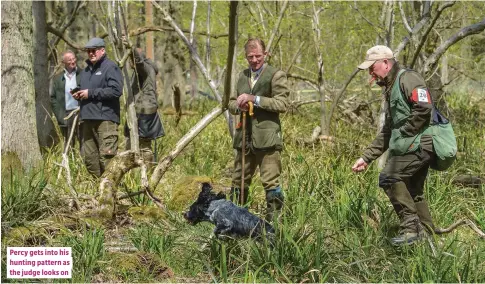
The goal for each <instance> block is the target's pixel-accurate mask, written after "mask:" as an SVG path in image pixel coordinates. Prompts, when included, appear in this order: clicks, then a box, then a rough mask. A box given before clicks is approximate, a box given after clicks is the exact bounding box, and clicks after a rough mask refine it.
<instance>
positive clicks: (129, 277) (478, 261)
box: [2, 95, 485, 282]
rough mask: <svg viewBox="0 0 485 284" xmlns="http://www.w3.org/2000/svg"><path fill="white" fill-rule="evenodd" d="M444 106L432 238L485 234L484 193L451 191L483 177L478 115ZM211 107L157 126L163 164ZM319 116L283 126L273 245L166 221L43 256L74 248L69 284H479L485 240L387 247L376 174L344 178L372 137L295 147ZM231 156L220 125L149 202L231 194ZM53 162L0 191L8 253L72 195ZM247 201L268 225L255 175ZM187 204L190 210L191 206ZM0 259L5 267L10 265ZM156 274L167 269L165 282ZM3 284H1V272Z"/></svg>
mask: <svg viewBox="0 0 485 284" xmlns="http://www.w3.org/2000/svg"><path fill="white" fill-rule="evenodd" d="M447 102H448V106H449V108H450V113H451V116H450V118H451V120H452V122H453V127H454V130H455V133H456V136H457V140H458V143H459V154H458V158H457V160H456V162H455V164H454V165H453V166H452V167H451V168H450V169H449V170H447V171H446V172H436V171H430V174H429V177H428V179H427V183H426V188H425V194H426V198H427V199H428V201H429V204H430V207H431V211H432V215H433V218H434V220H435V223H436V224H437V225H438V226H439V227H447V226H448V225H450V224H451V223H453V222H454V221H456V220H458V219H460V218H464V217H466V218H469V219H471V220H472V221H474V222H475V223H476V224H477V225H478V226H479V227H480V228H481V229H482V230H484V229H485V203H484V202H483V200H484V196H485V189H484V187H483V186H482V187H481V188H478V189H473V188H466V187H459V186H457V185H455V184H454V183H453V179H454V177H456V176H457V175H459V174H475V175H480V174H481V175H483V173H484V172H485V171H484V166H483V165H484V164H485V161H484V159H485V154H484V151H485V150H484V149H485V133H484V131H483V129H485V128H484V118H485V115H484V112H483V109H484V108H483V104H482V105H481V106H480V105H478V104H476V103H474V102H472V101H471V99H470V98H467V97H466V96H459V95H454V96H450V97H448V98H447ZM213 106H214V103H212V102H207V101H204V102H202V103H201V104H200V105H199V107H198V108H196V109H194V114H193V115H187V116H182V118H181V120H180V123H179V125H176V124H175V121H174V117H173V116H171V115H163V116H162V118H163V119H164V126H165V128H166V134H167V135H166V136H165V137H163V138H161V139H159V140H158V141H157V154H158V158H159V159H160V158H161V157H163V156H165V155H166V154H168V153H169V152H170V150H171V149H172V147H173V146H174V145H175V144H176V142H177V141H178V140H179V139H180V138H181V137H182V136H183V135H184V134H185V133H186V132H187V131H188V130H189V129H190V127H191V126H193V125H194V124H195V123H196V122H197V121H198V120H200V119H201V118H202V117H203V116H204V114H205V113H207V112H208V111H209V110H210V109H211V108H212V107H213ZM318 111H319V106H317V105H315V106H313V105H306V106H303V107H301V109H300V112H299V113H298V112H297V113H295V114H289V113H287V114H284V115H283V116H282V124H283V132H284V139H285V149H284V150H283V152H282V160H283V175H282V186H283V189H284V191H285V196H286V204H285V208H284V212H283V215H282V219H281V221H280V223H278V224H275V226H276V236H275V243H274V246H272V245H270V244H269V243H268V242H267V241H264V240H263V241H254V240H247V239H240V240H224V241H222V240H218V239H215V238H213V237H211V235H212V230H213V226H212V225H211V224H206V223H202V224H199V225H197V226H191V225H188V224H187V223H186V222H185V220H184V219H183V217H182V214H181V213H182V212H181V211H171V212H169V214H168V216H166V219H164V220H158V219H156V220H154V221H151V222H150V221H148V222H147V220H146V218H145V219H143V221H136V220H134V221H133V223H128V224H127V225H124V226H121V228H116V227H115V228H109V227H95V226H87V227H81V228H79V227H78V228H76V229H65V230H63V231H62V232H63V233H53V234H52V237H51V238H47V239H46V242H48V243H47V244H46V245H51V246H70V247H72V249H73V256H74V266H73V275H74V277H73V279H71V280H68V281H72V282H93V281H102V282H103V281H114V282H160V281H171V282H174V281H177V282H485V240H483V239H479V238H478V236H477V235H476V234H475V233H474V232H473V231H472V230H470V229H469V228H468V227H459V228H458V229H456V230H455V231H453V232H452V233H449V234H446V235H442V236H433V238H432V239H431V241H430V242H423V243H420V244H417V245H414V246H410V247H404V248H395V247H393V246H391V245H390V243H389V238H391V237H393V236H394V235H395V234H396V233H397V224H398V220H397V217H396V216H395V214H394V212H393V209H392V206H391V205H390V203H389V201H388V200H387V197H386V195H385V194H384V192H382V190H381V189H379V188H378V186H377V176H378V172H379V171H378V169H377V165H376V163H374V164H372V165H371V167H370V168H369V169H368V170H367V171H366V172H364V173H361V174H354V173H352V171H351V166H352V164H353V162H354V161H355V160H356V159H357V158H358V157H359V155H360V153H361V152H362V150H363V148H364V147H365V146H366V145H367V144H368V143H370V142H371V140H372V139H373V137H374V135H375V132H376V129H375V128H373V127H367V126H363V125H359V124H349V123H348V122H346V121H344V120H343V119H339V118H338V117H337V118H336V119H335V123H334V124H333V127H332V135H333V136H335V137H336V138H337V139H336V140H335V141H334V142H333V143H332V144H329V143H321V144H315V145H313V146H302V144H301V143H298V142H297V140H298V138H301V137H309V136H310V135H311V131H312V128H313V127H315V126H317V124H318V121H319V117H318ZM336 116H338V115H336ZM122 144H123V143H122ZM231 145H232V143H231V138H230V136H229V134H228V131H227V124H226V122H225V120H224V117H223V116H220V117H219V118H217V119H216V120H215V121H214V122H213V123H212V124H211V125H209V126H208V127H207V128H206V129H204V130H203V131H202V133H201V134H200V135H199V136H197V137H196V138H195V139H194V140H193V141H192V143H191V144H190V145H189V146H188V147H187V148H186V149H185V150H184V151H183V153H182V154H181V155H180V156H179V157H178V158H177V159H176V160H175V161H174V163H173V165H172V167H171V168H170V169H169V171H168V172H167V173H166V174H165V176H164V177H163V179H162V182H161V183H160V185H159V186H158V187H157V188H156V189H155V191H154V192H155V194H156V195H158V196H160V197H161V198H162V200H163V201H164V202H169V200H171V199H172V198H173V196H172V195H173V194H174V193H173V191H172V189H173V188H174V187H175V186H176V185H177V186H178V187H180V186H181V185H180V184H179V182H180V181H181V180H183V179H185V178H188V177H190V176H197V177H200V176H204V177H208V178H210V179H211V180H212V181H213V182H214V183H218V184H223V185H226V186H227V187H229V186H230V174H231V167H232V161H233V151H232V149H231ZM60 153H61V149H60V148H59V147H57V148H53V149H51V150H50V152H49V154H48V155H47V157H45V160H46V161H47V162H46V165H45V167H44V168H43V169H42V170H38V171H37V173H36V174H28V173H15V174H12V175H11V176H10V177H9V180H2V250H3V252H5V244H6V243H8V241H9V239H8V238H9V234H8V230H10V229H12V228H15V227H20V226H25V225H26V224H33V223H35V222H37V221H39V220H41V219H43V218H46V217H47V216H50V215H53V214H56V213H55V212H58V210H59V208H57V207H56V204H57V203H55V202H54V201H53V200H52V198H51V197H52V193H50V194H49V192H46V188H48V189H49V190H50V191H54V192H58V193H59V195H66V194H67V195H68V194H69V193H70V190H69V188H68V186H67V182H66V179H65V174H61V177H60V179H57V175H58V171H59V167H58V166H57V165H56V164H55V163H60ZM70 165H71V174H72V178H73V188H74V190H75V191H76V192H77V193H78V194H90V195H95V194H96V192H97V188H98V183H97V181H96V180H95V179H93V178H92V177H90V176H89V175H88V174H87V172H86V170H85V168H84V166H83V163H82V160H81V158H80V155H79V151H78V150H77V149H76V150H75V151H74V152H73V153H72V154H71V156H70ZM4 179H5V178H4ZM139 180H140V174H139V172H137V171H132V172H130V173H129V174H128V175H127V176H125V178H124V179H123V181H122V184H121V185H120V187H119V190H120V191H121V192H123V193H127V192H132V191H136V190H138V189H139V187H140V182H139ZM250 193H251V198H250V204H249V210H250V211H252V212H254V213H255V214H257V215H260V216H263V214H264V211H263V210H264V207H265V204H264V193H263V188H262V186H261V183H260V181H259V177H257V176H256V177H255V179H254V182H253V184H252V185H251V188H250ZM187 198H188V199H191V200H188V201H187V204H190V203H191V202H192V201H193V200H195V198H196V196H187ZM57 206H58V205H57ZM128 206H132V207H134V206H149V207H154V205H153V204H152V203H151V202H150V201H149V200H148V199H147V198H143V197H135V198H133V199H132V200H131V201H130V202H128ZM174 210H176V209H174ZM145 217H146V216H145ZM108 241H110V242H112V241H119V242H123V243H125V244H128V245H129V246H131V247H132V250H131V251H128V252H124V253H123V254H122V253H113V252H112V251H109V248H108V245H107V243H108ZM24 245H25V246H27V245H28V244H24ZM3 255H5V254H3ZM2 260H3V261H2V268H5V257H3V258H2ZM161 267H165V268H167V269H165V268H164V270H163V271H164V272H163V273H162V269H161ZM168 270H170V271H171V273H167V271H168ZM3 271H5V269H3ZM163 277H165V278H163ZM2 279H3V280H6V279H5V272H2ZM63 281H64V280H62V281H61V280H59V282H63Z"/></svg>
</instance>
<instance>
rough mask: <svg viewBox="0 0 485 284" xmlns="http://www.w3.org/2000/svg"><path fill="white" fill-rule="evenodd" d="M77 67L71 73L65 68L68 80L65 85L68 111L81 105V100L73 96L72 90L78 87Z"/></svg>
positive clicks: (65, 75) (65, 78)
mask: <svg viewBox="0 0 485 284" xmlns="http://www.w3.org/2000/svg"><path fill="white" fill-rule="evenodd" d="M76 70H77V69H76V68H74V70H73V71H72V72H71V73H69V71H67V70H66V69H64V80H66V84H65V87H64V96H65V98H66V111H69V110H73V109H75V108H77V107H78V106H79V102H78V101H77V100H76V99H75V98H73V97H72V95H71V90H72V89H74V88H76V87H77V81H76Z"/></svg>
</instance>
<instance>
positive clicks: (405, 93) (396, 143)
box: [352, 45, 443, 245]
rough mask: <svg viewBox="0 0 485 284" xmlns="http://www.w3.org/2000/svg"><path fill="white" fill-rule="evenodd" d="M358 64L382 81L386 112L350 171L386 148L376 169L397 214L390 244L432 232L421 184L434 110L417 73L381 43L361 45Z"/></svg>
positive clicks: (430, 153) (429, 157)
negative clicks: (396, 227)
mask: <svg viewBox="0 0 485 284" xmlns="http://www.w3.org/2000/svg"><path fill="white" fill-rule="evenodd" d="M358 68H359V69H361V70H365V69H368V70H369V74H370V75H371V76H372V77H371V82H372V81H374V80H377V84H378V85H380V86H383V87H385V89H384V93H383V95H384V97H385V100H386V103H387V104H386V105H387V107H386V116H385V117H386V118H385V123H384V126H383V128H382V130H381V132H380V133H379V134H378V135H377V137H376V138H375V139H374V141H373V142H372V143H371V144H370V146H368V147H367V149H365V151H364V153H363V154H362V156H361V157H360V158H359V159H358V160H357V161H356V162H355V164H354V165H353V167H352V170H353V171H354V172H360V171H363V170H365V169H366V168H367V166H368V164H370V163H371V162H372V161H373V160H375V159H377V158H378V157H379V156H381V155H382V154H383V153H384V152H385V151H386V150H387V149H389V159H388V161H387V163H386V166H385V167H384V169H383V170H382V172H381V173H380V175H379V186H380V187H382V188H383V189H384V191H385V192H386V194H387V196H388V197H389V200H390V201H391V203H392V205H393V207H394V210H395V212H396V213H397V215H398V216H399V220H400V230H399V235H398V236H397V237H395V238H393V239H391V242H392V243H393V244H394V245H401V244H411V243H414V242H416V241H418V240H421V239H423V238H424V237H426V236H427V233H426V230H425V229H427V230H428V231H429V232H433V230H434V224H433V220H432V218H431V214H430V210H429V208H428V204H427V202H426V199H425V196H424V193H423V188H424V183H425V180H426V176H427V174H428V170H429V168H430V166H432V165H433V163H435V160H436V155H435V152H434V147H433V136H432V135H430V134H429V133H428V129H431V127H430V123H431V122H433V123H434V122H436V121H435V119H434V118H436V117H438V116H439V117H440V118H441V119H443V117H441V115H440V114H439V113H438V112H437V111H435V108H434V107H433V103H432V100H431V96H430V93H429V91H428V88H427V87H426V83H425V81H424V79H423V77H422V76H421V75H420V74H419V73H417V72H415V71H413V70H406V69H403V68H401V67H400V66H399V64H398V63H397V61H396V60H395V59H394V55H393V53H392V51H391V49H389V48H388V47H387V46H382V45H378V46H374V47H372V48H371V49H369V50H368V51H367V54H366V59H365V61H364V62H363V63H362V64H361V65H359V66H358Z"/></svg>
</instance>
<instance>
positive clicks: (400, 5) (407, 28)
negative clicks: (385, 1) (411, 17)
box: [398, 0, 412, 33]
mask: <svg viewBox="0 0 485 284" xmlns="http://www.w3.org/2000/svg"><path fill="white" fill-rule="evenodd" d="M402 1H403V0H399V2H398V5H399V12H400V13H401V18H402V23H403V24H404V27H405V28H406V30H407V31H408V32H409V33H410V32H412V29H411V26H409V23H408V19H407V18H406V14H405V13H404V9H403V7H402Z"/></svg>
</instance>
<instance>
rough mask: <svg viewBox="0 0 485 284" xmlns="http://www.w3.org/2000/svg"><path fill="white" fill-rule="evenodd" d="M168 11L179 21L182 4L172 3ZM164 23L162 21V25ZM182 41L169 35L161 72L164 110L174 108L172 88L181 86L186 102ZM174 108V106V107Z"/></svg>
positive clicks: (172, 34)
mask: <svg viewBox="0 0 485 284" xmlns="http://www.w3.org/2000/svg"><path fill="white" fill-rule="evenodd" d="M167 5H169V8H168V11H169V13H170V15H171V16H172V17H173V18H174V19H176V21H177V20H178V19H179V9H180V7H179V6H180V3H174V2H170V3H167ZM163 23H164V22H163V21H162V24H163ZM181 44H182V43H181V41H180V39H179V37H178V36H177V34H176V33H168V35H167V40H166V45H165V52H164V53H163V65H162V70H161V74H162V75H161V77H162V80H163V91H162V94H163V108H167V107H170V106H172V94H173V91H172V86H173V85H174V84H179V86H180V87H181V90H182V98H181V100H182V102H183V101H184V100H185V82H186V80H185V78H184V76H183V71H184V70H183V69H182V68H184V67H185V65H186V64H185V55H184V54H182V47H181ZM172 107H173V106H172Z"/></svg>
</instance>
